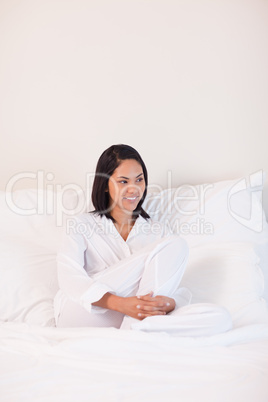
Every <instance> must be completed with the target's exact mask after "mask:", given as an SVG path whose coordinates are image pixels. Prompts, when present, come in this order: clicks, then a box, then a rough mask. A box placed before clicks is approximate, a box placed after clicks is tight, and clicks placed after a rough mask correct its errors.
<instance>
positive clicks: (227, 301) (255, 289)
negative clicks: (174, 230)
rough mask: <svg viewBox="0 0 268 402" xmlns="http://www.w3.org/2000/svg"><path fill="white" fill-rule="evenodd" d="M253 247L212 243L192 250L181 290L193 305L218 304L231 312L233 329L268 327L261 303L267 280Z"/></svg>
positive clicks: (263, 303)
mask: <svg viewBox="0 0 268 402" xmlns="http://www.w3.org/2000/svg"><path fill="white" fill-rule="evenodd" d="M259 261H260V258H259V257H258V256H257V255H256V253H255V251H254V248H253V246H252V244H251V243H246V242H229V243H224V242H223V243H211V244H209V243H208V244H206V245H204V244H203V245H201V246H196V247H193V248H190V253H189V260H188V264H187V267H186V271H185V274H184V276H183V279H182V282H181V286H185V287H187V288H189V290H190V291H191V292H192V295H193V298H192V301H191V303H200V302H201V303H203V302H204V303H215V304H218V305H221V306H224V307H225V308H227V309H228V310H229V312H230V313H231V316H232V319H233V325H234V327H240V326H244V325H248V324H256V323H264V322H266V323H268V311H267V304H266V302H265V300H264V299H262V294H263V289H264V278H263V273H262V270H261V269H260V267H259V265H258V263H259Z"/></svg>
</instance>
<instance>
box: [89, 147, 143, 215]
mask: <svg viewBox="0 0 268 402" xmlns="http://www.w3.org/2000/svg"><path fill="white" fill-rule="evenodd" d="M126 159H135V160H136V161H137V162H138V163H139V164H140V165H141V167H142V170H143V175H144V181H145V190H144V193H143V196H142V197H141V199H140V202H139V203H138V205H137V207H136V209H135V210H134V211H133V218H134V217H138V216H139V215H141V216H142V217H143V218H145V219H148V218H150V216H149V215H148V214H147V212H145V211H144V209H143V208H142V203H143V201H144V199H145V197H146V194H147V186H148V174H147V169H146V166H145V163H144V162H143V160H142V158H141V156H140V154H139V153H138V152H137V151H136V149H134V148H132V147H131V146H129V145H124V144H118V145H112V146H110V147H109V148H107V149H106V150H105V151H104V152H103V153H102V154H101V156H100V158H99V160H98V163H97V166H96V172H95V178H94V182H93V187H92V194H91V199H92V203H93V205H94V208H95V210H94V211H92V212H93V213H98V214H99V215H100V216H103V215H105V216H106V217H107V218H109V219H111V220H112V221H113V222H115V219H114V218H113V217H112V216H111V214H110V210H109V192H108V191H107V189H108V181H109V178H110V176H112V174H113V173H114V171H115V169H116V168H117V167H118V166H119V165H120V163H121V162H122V161H123V160H126Z"/></svg>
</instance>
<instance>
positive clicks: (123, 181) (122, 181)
mask: <svg viewBox="0 0 268 402" xmlns="http://www.w3.org/2000/svg"><path fill="white" fill-rule="evenodd" d="M119 183H123V184H125V183H127V181H126V180H121V181H120V182H119Z"/></svg>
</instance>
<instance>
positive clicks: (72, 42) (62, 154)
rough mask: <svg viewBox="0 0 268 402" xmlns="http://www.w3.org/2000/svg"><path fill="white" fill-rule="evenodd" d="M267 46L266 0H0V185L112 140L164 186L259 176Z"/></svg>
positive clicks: (64, 172) (73, 162)
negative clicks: (132, 151)
mask: <svg viewBox="0 0 268 402" xmlns="http://www.w3.org/2000/svg"><path fill="white" fill-rule="evenodd" d="M267 49H268V2H267V1H266V0H218V1H217V0H214V1H212V0H195V1H194V0H187V1H186V0H177V1H175V0H174V1H172V0H95V1H93V0H1V1H0V58H1V63H0V113H1V116H0V117H1V118H0V133H1V151H0V152H1V155H0V156H1V169H0V189H2V190H3V189H5V186H6V184H7V182H8V181H9V179H10V178H11V177H12V176H13V175H14V174H17V173H19V172H25V171H26V172H35V173H36V172H37V170H43V171H44V173H45V175H46V174H47V173H49V172H52V173H53V174H54V179H53V180H52V181H51V183H52V184H56V183H60V184H62V185H64V184H67V183H71V182H75V183H77V184H79V185H81V186H84V185H85V176H86V172H92V171H94V168H95V164H96V161H97V159H98V156H99V155H100V153H101V152H102V151H103V150H104V149H105V148H107V147H108V146H110V145H111V144H113V143H121V142H122V143H127V144H130V145H132V146H134V147H136V148H137V149H138V151H140V153H141V155H142V156H143V158H144V160H145V162H146V164H147V166H148V169H149V173H150V182H151V183H157V184H159V185H161V186H164V187H165V186H167V177H168V171H171V172H172V184H173V185H174V186H175V185H178V184H181V183H185V182H190V183H193V184H196V183H200V182H205V181H214V180H222V179H229V178H236V177H240V176H243V177H244V176H247V175H249V174H250V173H253V172H255V171H257V170H259V169H264V170H265V171H266V172H267V175H268V157H267V144H268V74H267V71H268V52H267ZM267 183H268V181H266V186H265V206H266V212H268V186H267ZM34 184H35V182H34V180H30V179H27V180H26V179H25V180H21V181H19V182H18V183H17V185H16V188H22V187H32V186H33V185H34Z"/></svg>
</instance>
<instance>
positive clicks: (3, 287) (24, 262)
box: [0, 189, 76, 326]
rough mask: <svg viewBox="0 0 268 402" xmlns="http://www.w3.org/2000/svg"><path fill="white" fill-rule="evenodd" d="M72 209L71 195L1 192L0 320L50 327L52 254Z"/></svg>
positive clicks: (73, 199) (53, 283) (54, 280)
mask: <svg viewBox="0 0 268 402" xmlns="http://www.w3.org/2000/svg"><path fill="white" fill-rule="evenodd" d="M38 194H39V198H38ZM57 199H58V200H59V199H60V200H61V202H57ZM62 200H64V201H63V203H62ZM7 201H8V204H7ZM75 206H76V196H75V194H74V193H73V192H72V191H71V192H70V191H69V192H68V191H66V192H65V193H64V194H60V193H58V195H57V197H56V194H55V193H53V192H39V193H38V191H37V190H35V189H29V190H18V191H15V192H14V193H13V194H11V193H7V194H6V193H5V192H3V191H1V192H0V222H1V226H0V248H1V249H0V277H1V281H0V321H19V322H22V321H23V322H27V323H29V324H36V325H42V326H54V325H55V321H54V311H53V299H54V296H55V293H56V291H57V289H58V284H57V276H56V253H57V249H58V247H59V244H60V241H61V235H62V230H63V225H64V222H65V220H66V212H67V210H68V209H72V208H74V207H75ZM34 209H36V211H34ZM64 211H65V213H64ZM38 212H39V213H38Z"/></svg>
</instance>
